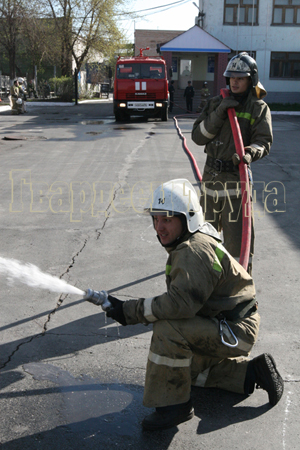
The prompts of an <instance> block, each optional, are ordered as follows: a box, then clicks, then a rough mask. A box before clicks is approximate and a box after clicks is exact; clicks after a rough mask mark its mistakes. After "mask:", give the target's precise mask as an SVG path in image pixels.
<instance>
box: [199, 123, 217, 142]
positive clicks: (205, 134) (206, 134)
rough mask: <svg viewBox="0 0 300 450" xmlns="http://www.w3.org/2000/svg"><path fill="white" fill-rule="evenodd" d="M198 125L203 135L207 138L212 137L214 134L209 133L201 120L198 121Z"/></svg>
mask: <svg viewBox="0 0 300 450" xmlns="http://www.w3.org/2000/svg"><path fill="white" fill-rule="evenodd" d="M199 127H200V131H201V134H203V136H205V137H206V138H207V139H213V138H214V137H215V134H211V133H209V132H208V131H207V129H206V128H205V126H204V123H203V122H201V123H200V125H199Z"/></svg>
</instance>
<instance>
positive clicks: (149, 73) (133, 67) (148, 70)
mask: <svg viewBox="0 0 300 450" xmlns="http://www.w3.org/2000/svg"><path fill="white" fill-rule="evenodd" d="M117 78H118V79H137V78H140V79H141V78H154V79H159V78H165V66H164V65H163V64H152V63H147V64H145V63H126V64H118V65H117Z"/></svg>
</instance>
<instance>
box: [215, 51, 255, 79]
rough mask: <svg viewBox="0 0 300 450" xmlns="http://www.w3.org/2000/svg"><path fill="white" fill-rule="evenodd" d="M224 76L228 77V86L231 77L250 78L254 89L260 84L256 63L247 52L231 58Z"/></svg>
mask: <svg viewBox="0 0 300 450" xmlns="http://www.w3.org/2000/svg"><path fill="white" fill-rule="evenodd" d="M223 75H224V77H226V82H227V84H229V81H228V80H227V78H231V77H250V78H251V81H252V86H253V87H255V86H256V85H257V83H258V70H257V64H256V61H255V59H253V58H251V56H249V55H248V53H246V52H242V53H239V54H238V55H236V56H234V57H233V58H231V60H230V61H229V63H228V64H227V67H226V70H225V72H224V74H223Z"/></svg>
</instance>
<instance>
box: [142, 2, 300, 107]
mask: <svg viewBox="0 0 300 450" xmlns="http://www.w3.org/2000/svg"><path fill="white" fill-rule="evenodd" d="M195 23H196V27H192V28H191V29H189V30H187V31H185V32H182V31H161V30H135V52H136V53H135V54H138V52H139V48H146V47H150V51H149V52H147V53H146V54H147V55H149V56H150V55H155V54H156V55H157V54H158V53H157V46H158V47H159V48H160V51H161V54H162V56H164V57H165V59H166V61H167V64H168V67H169V68H170V67H172V71H173V73H172V78H173V79H174V81H175V85H176V88H177V89H183V88H184V87H185V85H186V82H187V81H188V79H191V81H192V82H193V85H194V87H195V88H196V89H199V88H201V86H202V83H203V81H207V82H208V85H209V89H210V91H211V92H212V93H213V94H214V95H215V94H217V93H218V92H219V89H220V88H221V87H224V86H225V80H224V77H223V72H224V70H225V67H226V65H227V62H228V59H230V58H231V57H232V56H234V55H236V54H238V53H240V52H241V51H247V52H248V53H249V54H250V55H252V56H253V57H254V58H255V59H256V61H257V65H258V70H259V78H260V81H261V83H262V84H263V85H264V87H265V88H266V90H267V92H268V96H267V98H266V100H267V101H268V102H269V103H275V102H276V103H300V47H299V42H300V0H200V1H199V15H198V17H196V19H195Z"/></svg>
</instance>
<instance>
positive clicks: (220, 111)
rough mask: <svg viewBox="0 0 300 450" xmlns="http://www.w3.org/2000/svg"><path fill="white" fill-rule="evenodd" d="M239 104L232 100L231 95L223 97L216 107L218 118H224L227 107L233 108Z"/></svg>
mask: <svg viewBox="0 0 300 450" xmlns="http://www.w3.org/2000/svg"><path fill="white" fill-rule="evenodd" d="M238 105H239V102H238V101H237V100H234V98H232V97H225V98H223V100H222V101H221V103H220V104H219V106H218V107H217V109H216V113H217V115H218V116H219V117H220V119H223V120H225V119H226V118H227V109H228V108H235V107H236V106H238Z"/></svg>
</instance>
